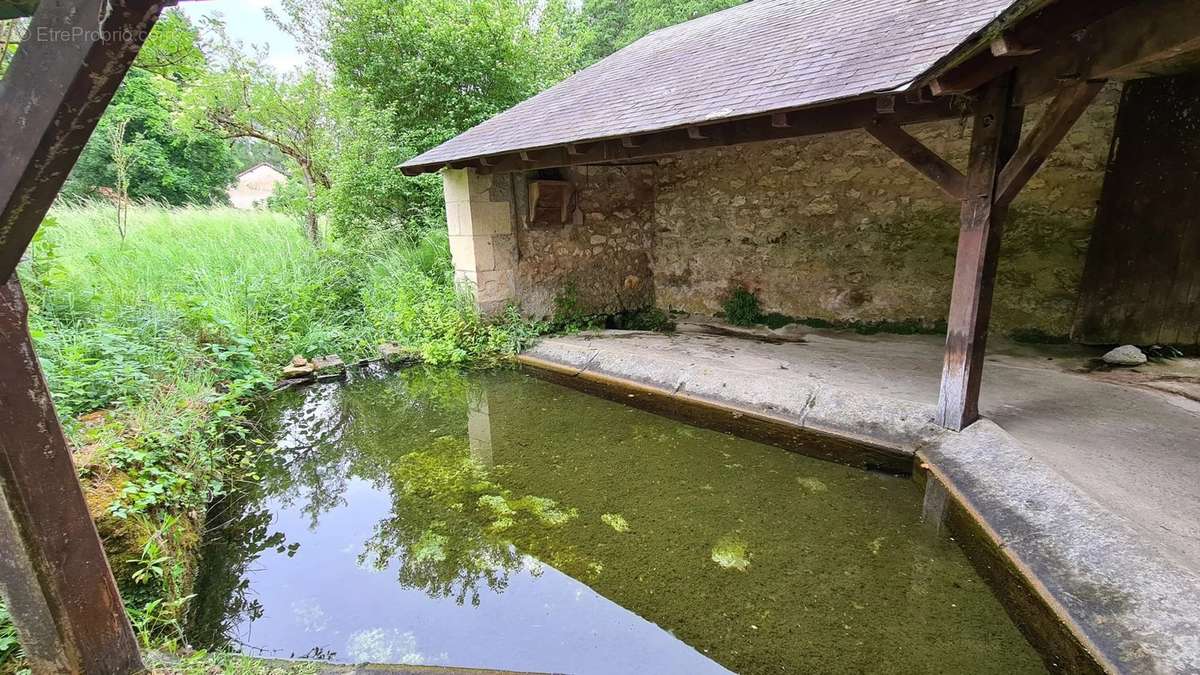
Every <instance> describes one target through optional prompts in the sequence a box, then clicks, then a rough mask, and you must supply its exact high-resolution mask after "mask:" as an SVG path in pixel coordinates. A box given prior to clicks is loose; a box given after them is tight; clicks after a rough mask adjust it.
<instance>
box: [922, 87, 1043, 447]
mask: <svg viewBox="0 0 1200 675" xmlns="http://www.w3.org/2000/svg"><path fill="white" fill-rule="evenodd" d="M1012 96H1013V89H1012V78H1011V77H1010V76H1004V77H1000V78H998V79H996V80H994V81H993V82H992V83H990V84H988V85H987V87H986V88H985V90H984V93H983V96H982V100H981V101H980V102H979V105H978V107H977V108H976V110H975V127H974V131H973V132H972V134H971V158H970V161H969V166H968V169H967V177H966V179H967V185H966V196H965V197H964V199H963V202H962V213H961V224H960V229H959V235H958V256H957V258H956V261H955V268H954V290H953V292H952V294H951V299H950V317H949V320H948V322H947V323H948V331H947V336H946V355H945V363H944V365H943V368H942V387H941V394H940V396H939V399H938V411H937V423H938V424H940V425H941V426H944V427H946V428H948V429H953V430H955V431H961V430H962V429H964V428H966V427H967V426H970V424H971V423H972V422H974V421H975V420H976V419H978V418H979V385H980V380H981V379H982V375H983V356H984V350H985V348H986V345H987V331H988V321H989V320H990V319H991V313H992V291H993V288H994V285H995V281H996V265H997V261H998V258H999V254H1000V238H1001V234H1002V232H1003V229H1004V217H1005V215H1006V210H1007V209H1006V207H1005V206H1003V205H1000V204H997V203H996V196H997V191H996V183H997V179H998V178H999V175H1000V168H1001V167H1002V166H1004V164H1005V163H1006V162H1007V161H1008V159H1009V158H1010V157H1011V156H1012V154H1013V153H1014V152H1015V151H1016V147H1017V143H1018V142H1019V141H1020V138H1021V118H1022V113H1023V109H1022V108H1016V107H1013V106H1012Z"/></svg>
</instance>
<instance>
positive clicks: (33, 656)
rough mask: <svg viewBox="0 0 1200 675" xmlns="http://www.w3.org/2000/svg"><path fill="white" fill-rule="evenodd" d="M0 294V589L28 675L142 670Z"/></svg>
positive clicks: (42, 388)
mask: <svg viewBox="0 0 1200 675" xmlns="http://www.w3.org/2000/svg"><path fill="white" fill-rule="evenodd" d="M27 311H28V308H27V306H26V304H25V297H24V296H23V295H22V293H21V285H20V282H19V281H17V278H16V275H13V277H12V279H10V280H9V281H8V282H7V283H6V284H4V285H3V286H0V494H2V496H3V500H2V501H0V551H3V553H2V554H0V589H2V590H3V591H4V597H5V600H6V602H7V603H8V605H9V610H10V612H11V613H12V616H13V619H14V621H15V622H16V624H17V628H18V629H19V630H20V633H21V644H22V646H23V647H24V648H25V654H26V657H27V658H28V659H29V663H30V666H32V668H33V672H35V673H134V672H140V671H141V670H142V664H141V658H140V656H139V654H138V645H137V640H136V639H135V638H134V636H133V630H132V629H131V628H130V626H129V620H128V619H127V618H126V617H125V611H124V608H123V607H122V605H121V596H120V594H119V593H118V592H117V585H116V583H115V582H114V581H113V576H112V572H110V571H109V568H108V562H107V561H106V559H105V557H104V550H103V549H102V548H101V546H100V537H99V536H98V535H97V534H96V527H95V525H93V524H92V518H91V516H90V515H88V509H87V504H86V503H85V502H84V499H83V490H82V489H81V488H80V487H79V478H78V477H77V476H76V474H75V465H74V464H73V463H72V462H71V451H70V449H69V448H68V447H67V440H66V438H64V437H63V432H62V428H61V427H60V426H59V424H58V416H57V414H56V413H55V410H54V403H53V402H51V400H50V392H49V391H48V390H47V389H46V381H45V379H44V378H43V377H42V371H41V368H40V367H39V365H38V360H37V355H36V354H34V351H33V343H32V341H31V340H30V337H29V331H28V329H27V328H26V324H25V321H26V314H27Z"/></svg>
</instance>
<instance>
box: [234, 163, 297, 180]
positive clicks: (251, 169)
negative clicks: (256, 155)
mask: <svg viewBox="0 0 1200 675" xmlns="http://www.w3.org/2000/svg"><path fill="white" fill-rule="evenodd" d="M263 167H266V168H268V169H270V170H272V171H274V172H275V173H277V174H279V175H280V176H283V177H285V178H286V177H287V173H286V172H284V171H281V170H280V169H279V167H277V166H275V165H274V164H272V163H270V162H259V163H258V164H255V165H254V166H252V167H250V168H249V169H246V170H245V171H243V172H241V173H239V174H238V176H237V177H238V178H241V177H242V176H245V175H246V174H248V173H252V172H254V171H257V170H258V169H261V168H263Z"/></svg>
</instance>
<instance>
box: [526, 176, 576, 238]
mask: <svg viewBox="0 0 1200 675" xmlns="http://www.w3.org/2000/svg"><path fill="white" fill-rule="evenodd" d="M574 195H575V186H574V185H572V184H571V182H570V181H565V180H543V179H537V180H531V181H529V224H530V226H539V225H540V226H543V227H546V226H553V225H563V224H565V223H566V222H567V219H568V217H569V215H570V211H571V198H572V197H573V196H574Z"/></svg>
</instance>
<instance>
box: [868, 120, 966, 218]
mask: <svg viewBox="0 0 1200 675" xmlns="http://www.w3.org/2000/svg"><path fill="white" fill-rule="evenodd" d="M866 130H867V133H869V134H871V135H872V136H874V137H875V139H876V140H878V141H879V142H880V143H883V144H884V145H885V146H887V147H888V148H890V149H891V151H892V152H894V153H896V155H897V156H898V157H900V159H903V160H904V161H905V162H908V164H909V166H911V167H913V168H914V169H916V170H917V171H919V172H921V173H922V174H923V175H924V176H925V177H926V178H928V179H930V180H932V181H933V182H934V183H936V184H937V186H938V187H939V188H941V189H942V192H945V193H946V195H947V196H948V197H950V198H951V199H953V200H956V201H957V200H960V199H962V198H963V197H964V187H965V184H966V178H965V177H964V176H963V175H962V172H961V171H959V170H958V169H956V168H954V165H952V164H950V162H947V161H946V160H944V159H942V158H941V157H940V156H939V155H938V154H937V153H936V152H934V151H933V150H930V149H929V148H928V147H926V146H925V144H923V143H921V141H918V140H917V139H915V138H913V137H912V136H911V135H909V133H908V132H907V131H905V130H904V129H901V128H900V127H899V126H897V125H896V123H894V122H892V121H891V120H889V119H888V118H886V117H883V118H879V119H876V120H875V122H874V123H873V124H870V125H868V126H867V127H866Z"/></svg>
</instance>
